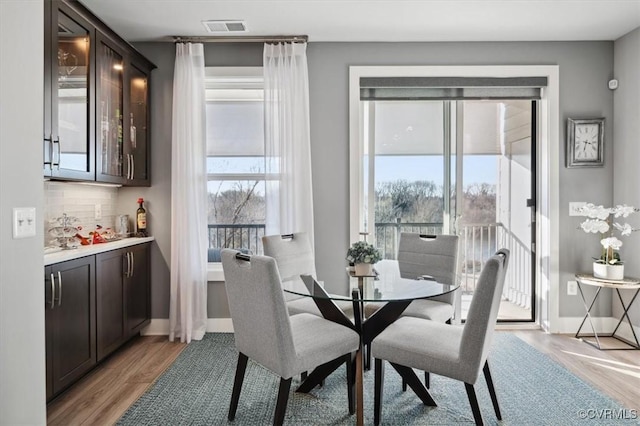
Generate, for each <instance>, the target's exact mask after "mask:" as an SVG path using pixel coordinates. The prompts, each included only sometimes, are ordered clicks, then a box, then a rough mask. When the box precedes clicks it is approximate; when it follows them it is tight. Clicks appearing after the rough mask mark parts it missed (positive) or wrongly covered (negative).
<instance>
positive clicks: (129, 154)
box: [125, 62, 149, 185]
mask: <svg viewBox="0 0 640 426" xmlns="http://www.w3.org/2000/svg"><path fill="white" fill-rule="evenodd" d="M145 69H146V68H145V67H139V66H137V65H136V64H135V63H134V62H131V63H130V64H129V66H128V68H127V76H128V78H127V83H126V84H127V85H128V87H127V89H128V90H127V92H125V93H128V102H129V105H128V114H129V117H128V118H129V120H128V121H127V122H126V125H125V128H126V129H128V133H127V134H126V136H127V137H126V138H125V143H126V146H125V163H126V164H125V166H126V170H125V177H126V178H127V184H130V185H131V184H133V185H145V184H147V185H148V183H149V168H148V163H149V162H148V159H149V158H148V154H149V152H148V148H149V141H148V138H149V131H148V129H149V99H148V98H149V71H145Z"/></svg>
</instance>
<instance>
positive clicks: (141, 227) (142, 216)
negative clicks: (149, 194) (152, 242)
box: [136, 198, 148, 237]
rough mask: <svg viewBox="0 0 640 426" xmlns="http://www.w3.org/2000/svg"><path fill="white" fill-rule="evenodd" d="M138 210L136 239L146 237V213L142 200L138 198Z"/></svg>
mask: <svg viewBox="0 0 640 426" xmlns="http://www.w3.org/2000/svg"><path fill="white" fill-rule="evenodd" d="M138 204H139V207H138V210H137V211H136V237H146V236H148V235H147V211H146V210H145V209H144V199H142V198H138Z"/></svg>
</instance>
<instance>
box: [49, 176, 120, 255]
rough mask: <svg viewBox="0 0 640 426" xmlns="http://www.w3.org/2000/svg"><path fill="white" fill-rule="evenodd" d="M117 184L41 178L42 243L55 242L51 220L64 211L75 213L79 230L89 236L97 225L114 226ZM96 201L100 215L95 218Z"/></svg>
mask: <svg viewBox="0 0 640 426" xmlns="http://www.w3.org/2000/svg"><path fill="white" fill-rule="evenodd" d="M117 195H118V188H116V187H108V186H96V185H86V184H79V183H67V182H53V181H48V182H44V219H45V224H44V227H45V241H44V243H45V246H49V245H52V244H54V241H53V238H52V237H51V235H50V234H49V232H48V230H49V228H51V227H52V226H55V225H54V224H52V223H51V221H53V220H55V219H56V218H58V217H60V216H62V214H63V213H66V214H67V215H68V216H74V217H77V218H78V220H79V222H77V223H75V224H74V225H82V228H83V230H82V234H83V235H85V236H88V234H89V232H90V231H93V230H94V229H95V228H96V225H102V227H103V228H112V229H113V228H114V226H115V220H116V215H118V214H119V213H118V212H117V211H116V201H117ZM96 205H99V206H100V207H99V208H100V210H101V214H102V218H101V219H96V218H95V216H96V214H95V213H96Z"/></svg>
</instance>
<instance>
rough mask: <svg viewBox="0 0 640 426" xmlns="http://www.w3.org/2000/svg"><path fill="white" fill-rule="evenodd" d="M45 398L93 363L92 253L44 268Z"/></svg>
mask: <svg viewBox="0 0 640 426" xmlns="http://www.w3.org/2000/svg"><path fill="white" fill-rule="evenodd" d="M44 282H45V292H44V293H45V321H46V333H45V336H46V338H45V341H46V342H45V345H46V362H47V399H51V398H52V397H53V396H54V395H56V394H58V393H60V392H61V391H63V390H64V389H66V388H67V387H69V386H70V385H71V384H72V383H74V382H75V381H76V380H78V379H79V378H80V377H82V376H83V375H84V374H85V373H86V372H87V371H89V370H90V369H91V368H92V367H93V366H94V365H95V364H96V328H95V324H96V317H95V296H96V294H95V290H96V279H95V263H94V256H88V257H83V258H80V259H75V260H70V261H67V262H62V263H57V264H55V265H52V266H47V267H46V268H45V280H44Z"/></svg>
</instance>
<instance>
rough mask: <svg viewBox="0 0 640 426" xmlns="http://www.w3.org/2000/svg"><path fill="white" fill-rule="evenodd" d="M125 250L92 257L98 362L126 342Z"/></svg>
mask: <svg viewBox="0 0 640 426" xmlns="http://www.w3.org/2000/svg"><path fill="white" fill-rule="evenodd" d="M124 250H125V249H121V250H114V251H109V252H106V253H101V254H97V255H96V279H97V284H96V317H97V355H98V361H101V360H102V359H103V358H104V357H106V356H107V355H109V354H110V353H111V352H113V351H114V350H116V349H117V348H118V347H119V346H120V345H121V344H122V343H124V341H125V340H126V338H127V335H126V327H125V307H124V303H125V302H124V294H125V292H124V274H125V266H124V265H125V262H124V259H123V258H124V254H125V251H124Z"/></svg>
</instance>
